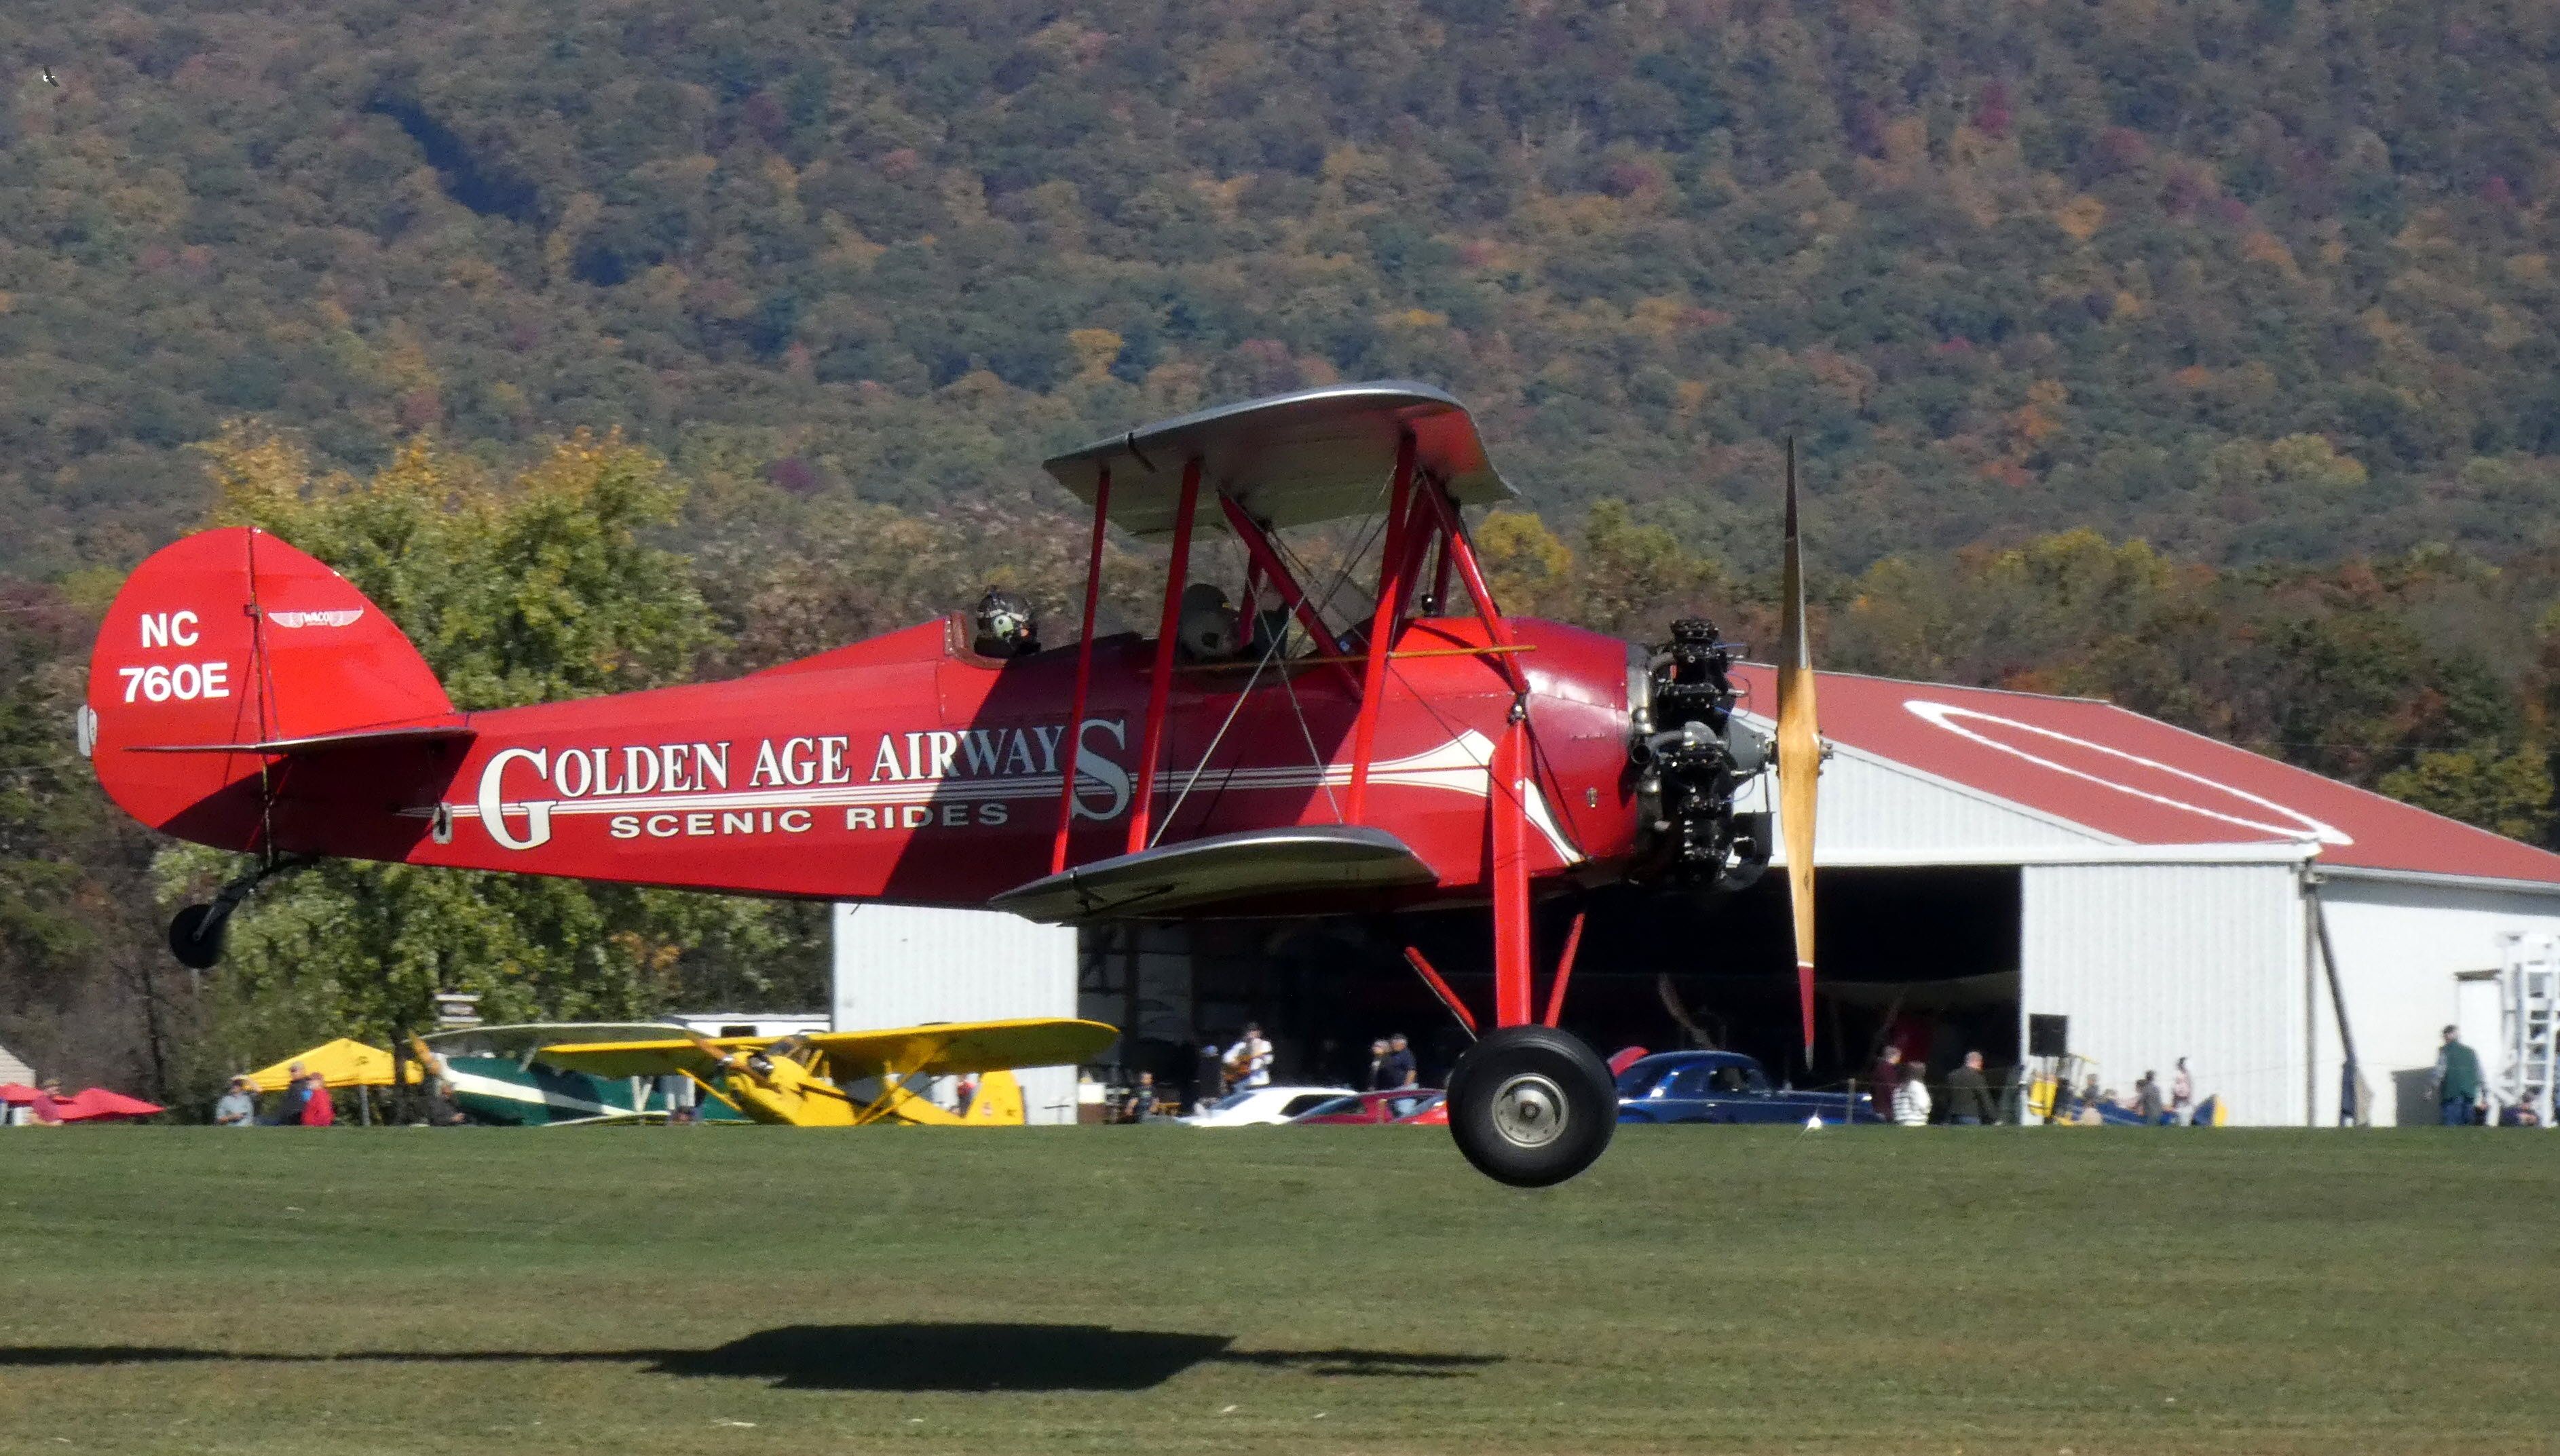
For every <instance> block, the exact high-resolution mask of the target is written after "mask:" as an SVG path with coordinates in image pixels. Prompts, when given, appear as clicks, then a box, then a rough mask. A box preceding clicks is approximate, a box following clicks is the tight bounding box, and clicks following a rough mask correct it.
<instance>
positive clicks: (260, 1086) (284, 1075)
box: [248, 1037, 417, 1092]
mask: <svg viewBox="0 0 2560 1456" xmlns="http://www.w3.org/2000/svg"><path fill="white" fill-rule="evenodd" d="M296 1062H299V1063H301V1064H302V1070H303V1071H305V1072H317V1073H319V1074H320V1077H321V1080H322V1081H323V1082H325V1083H327V1084H328V1086H329V1089H330V1090H331V1091H332V1092H335V1091H336V1090H338V1089H339V1088H345V1087H389V1086H391V1085H392V1054H391V1053H389V1052H386V1051H384V1050H383V1049H381V1048H380V1047H369V1046H366V1045H365V1044H364V1043H363V1042H360V1041H357V1040H355V1039H354V1038H352V1037H340V1038H338V1039H337V1040H336V1041H334V1042H324V1043H322V1044H321V1045H319V1046H316V1047H313V1048H312V1049H311V1050H310V1051H307V1052H296V1053H294V1054H293V1055H292V1056H290V1057H287V1058H285V1059H284V1060H283V1061H281V1062H278V1063H276V1064H275V1065H274V1066H272V1067H266V1068H261V1069H259V1070H258V1071H255V1072H252V1073H250V1074H249V1075H248V1079H249V1081H251V1082H253V1083H255V1084H257V1090H258V1091H259V1092H282V1091H284V1088H285V1084H287V1083H289V1082H291V1081H292V1080H293V1064H294V1063H296ZM416 1077H417V1074H416V1073H415V1072H411V1073H410V1074H409V1078H410V1080H411V1081H415V1080H416Z"/></svg>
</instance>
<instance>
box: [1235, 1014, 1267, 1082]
mask: <svg viewBox="0 0 2560 1456" xmlns="http://www.w3.org/2000/svg"><path fill="white" fill-rule="evenodd" d="M1226 1085H1227V1086H1228V1087H1230V1088H1235V1089H1238V1090H1244V1089H1250V1088H1257V1087H1269V1086H1270V1085H1271V1044H1270V1043H1269V1042H1267V1041H1265V1040H1263V1037H1262V1028H1261V1026H1260V1025H1259V1024H1257V1023H1254V1022H1250V1021H1248V1022H1246V1023H1245V1024H1244V1035H1243V1036H1241V1037H1238V1038H1236V1042H1235V1045H1234V1046H1231V1047H1229V1048H1227V1049H1226Z"/></svg>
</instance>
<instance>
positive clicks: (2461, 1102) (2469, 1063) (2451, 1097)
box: [2436, 1026, 2483, 1127]
mask: <svg viewBox="0 0 2560 1456" xmlns="http://www.w3.org/2000/svg"><path fill="white" fill-rule="evenodd" d="M2482 1088H2483V1084H2482V1082H2481V1080H2480V1054H2479V1053H2478V1052H2475V1051H2473V1050H2472V1049H2471V1048H2469V1047H2467V1046H2464V1045H2463V1040H2462V1035H2461V1033H2460V1032H2459V1031H2457V1030H2456V1029H2455V1028H2453V1027H2450V1026H2449V1027H2446V1028H2445V1049H2444V1050H2443V1051H2442V1052H2439V1053H2437V1054H2436V1111H2437V1114H2438V1115H2439V1116H2441V1117H2442V1118H2443V1119H2444V1123H2445V1125H2446V1126H2447V1127H2469V1126H2471V1125H2472V1124H2473V1123H2474V1122H2477V1121H2479V1120H2480V1117H2479V1108H2480V1092H2481V1091H2482Z"/></svg>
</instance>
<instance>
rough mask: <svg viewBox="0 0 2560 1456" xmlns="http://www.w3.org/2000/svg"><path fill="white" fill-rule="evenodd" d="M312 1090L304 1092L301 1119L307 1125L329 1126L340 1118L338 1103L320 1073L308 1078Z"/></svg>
mask: <svg viewBox="0 0 2560 1456" xmlns="http://www.w3.org/2000/svg"><path fill="white" fill-rule="evenodd" d="M305 1080H306V1081H307V1082H309V1083H310V1085H311V1086H310V1091H309V1092H305V1093H303V1096H302V1112H301V1121H302V1125H303V1126H305V1127H327V1126H328V1125H330V1124H331V1123H333V1122H336V1121H337V1120H338V1104H337V1103H336V1102H335V1101H334V1100H332V1099H331V1098H330V1096H329V1084H328V1082H327V1081H326V1080H325V1079H323V1078H322V1077H321V1076H320V1074H318V1073H316V1072H315V1073H313V1074H311V1076H310V1077H309V1078H307V1079H305Z"/></svg>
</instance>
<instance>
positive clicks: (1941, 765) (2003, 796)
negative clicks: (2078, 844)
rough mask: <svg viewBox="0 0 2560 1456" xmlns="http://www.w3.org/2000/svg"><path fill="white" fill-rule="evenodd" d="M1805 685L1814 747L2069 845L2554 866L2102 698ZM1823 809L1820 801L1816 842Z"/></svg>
mask: <svg viewBox="0 0 2560 1456" xmlns="http://www.w3.org/2000/svg"><path fill="white" fill-rule="evenodd" d="M1735 675H1736V678H1737V684H1736V685H1737V686H1740V687H1743V688H1744V690H1745V691H1746V693H1747V694H1748V697H1747V699H1746V702H1745V708H1746V710H1748V711H1750V712H1752V713H1754V714H1756V715H1760V716H1766V715H1769V714H1771V713H1774V712H1775V711H1776V706H1777V683H1776V678H1775V672H1774V670H1773V669H1771V668H1769V667H1766V666H1763V665H1760V664H1757V663H1747V664H1743V665H1742V666H1740V667H1739V668H1738V669H1737V670H1736V674H1735ZM1817 684H1818V685H1817V692H1818V694H1819V695H1818V698H1817V703H1818V706H1819V707H1820V709H1821V717H1822V731H1823V737H1824V738H1826V739H1827V740H1830V741H1831V742H1833V743H1835V744H1837V745H1840V747H1841V748H1843V749H1845V750H1847V751H1849V752H1850V753H1851V754H1853V755H1854V756H1856V757H1859V758H1872V759H1877V760H1883V761H1885V762H1886V763H1887V764H1889V765H1891V766H1892V767H1895V768H1898V769H1901V770H1903V771H1906V775H1916V776H1919V777H1922V778H1926V779H1931V780H1936V781H1939V782H1940V783H1942V784H1944V785H1948V786H1952V787H1954V788H1955V789H1956V790H1957V791H1959V792H1960V793H1962V794H1964V795H1965V796H1966V797H1968V798H1971V799H1974V800H1977V801H1995V802H1997V803H1998V804H2000V805H2003V806H2006V807H2008V808H2010V809H2013V810H2016V811H2017V813H2016V815H2015V818H2016V820H2017V822H2020V823H2041V824H2044V825H2050V826H2052V827H2053V828H2057V829H2071V828H2076V829H2078V830H2080V831H2082V833H2081V834H2078V835H2072V836H2071V837H2074V838H2081V837H2084V836H2085V837H2086V838H2087V839H2089V840H2092V841H2095V842H2096V843H2100V844H2108V843H2112V844H2119V845H2140V846H2160V847H2168V846H2186V845H2249V846H2259V847H2275V846H2282V845H2285V844H2288V843H2292V844H2306V843H2307V844H2311V845H2315V846H2317V854H2318V857H2319V859H2320V862H2321V863H2322V864H2325V865H2335V866H2340V867H2344V868H2354V869H2369V870H2381V871H2388V872H2393V873H2401V874H2425V875H2453V876H2462V877H2466V878H2478V879H2488V880H2509V881H2516V880H2521V881H2530V882H2536V883H2540V884H2548V885H2560V855H2556V854H2552V853H2549V852H2547V851H2544V850H2540V849H2536V848H2533V847H2532V846H2530V845H2527V844H2520V843H2517V842H2516V841H2515V840H2512V839H2508V838H2506V837H2504V836H2502V835H2498V834H2492V833H2490V832H2488V831H2487V830H2485V829H2476V828H2474V827H2472V826H2471V825H2469V824H2465V823H2460V822H2458V821H2456V820H2453V819H2449V818H2446V817H2444V816H2442V815H2440V814H2433V813H2429V812H2427V811H2426V810H2424V809H2420V808H2414V807H2412V806H2410V805H2408V804H2405V803H2401V802H2400V801H2397V800H2392V799H2386V798H2384V797H2382V796H2381V795H2378V794H2372V793H2368V792H2367V791H2365V790H2362V789H2356V788H2353V787H2351V786H2349V785H2345V784H2340V783H2338V782H2337V781H2335V780H2333V779H2326V778H2322V777H2321V776H2320V775H2318V774H2315V773H2312V772H2310V771H2308V770H2305V769H2298V768H2295V767H2293V766H2292V765H2290V764H2283V763H2279V762H2277V761H2276V760H2274V759H2271V758H2267V757H2264V756H2263V755H2260V754H2256V753H2251V752H2249V751H2248V750H2246V749H2243V748H2237V747H2234V746H2233V745H2231V744H2228V743H2223V742H2221V741H2219V740H2217V739H2212V738H2207V737H2205V736H2203V735H2202V734H2198V733H2190V732H2188V731H2187V730H2185V729H2183V728H2177V727H2172V726H2170V725H2169V724H2167V723H2163V722H2161V721H2160V720H2159V719H2157V718H2150V717H2145V716H2144V715H2142V714H2140V713H2136V712H2133V711H2130V710H2128V709H2125V708H2120V707H2118V706H2116V705H2115V704H2113V703H2107V702H2100V701H2098V700H2095V699H2092V698H2070V697H2048V696H2044V695H2041V694H2037V693H2025V692H2001V691H1996V690H1993V689H1989V688H1978V687H1950V686H1945V685H1943V684H1939V683H1928V682H1903V681H1897V680H1895V679H1892V678H1886V677H1864V676H1858V675H1855V674H1851V673H1843V672H1824V673H1820V674H1818V679H1817ZM1837 767H1838V766H1837V765H1836V766H1835V769H1834V770H1827V771H1826V772H1827V774H1828V773H1830V772H1836V771H1837ZM1831 807H1832V797H1831V796H1826V797H1825V799H1824V809H1825V812H1824V814H1823V818H1824V819H1825V821H1826V822H1825V831H1826V832H1827V833H1828V832H1829V831H1830V828H1831V824H1830V820H1831V819H1832V813H1831V811H1830V810H1831ZM1824 859H1825V860H1826V862H1829V861H1830V859H1831V856H1830V855H1829V854H1826V855H1825V856H1824Z"/></svg>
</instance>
